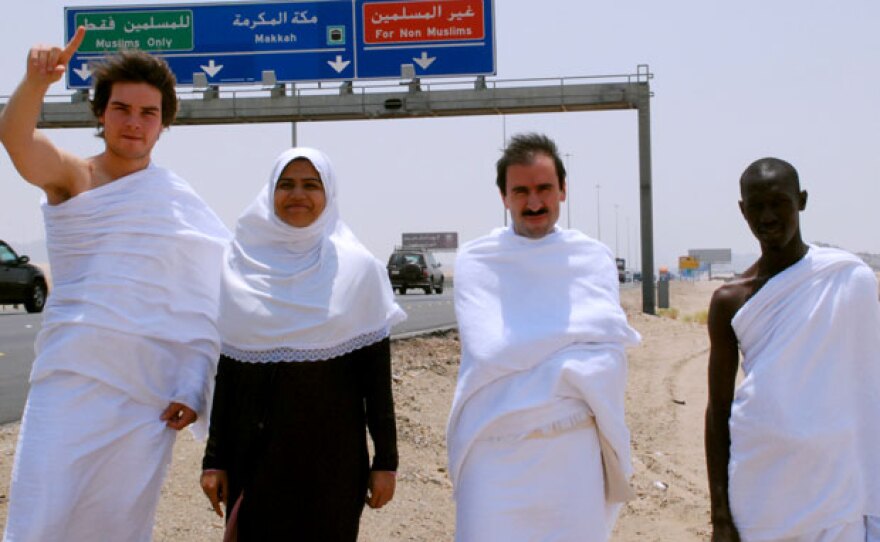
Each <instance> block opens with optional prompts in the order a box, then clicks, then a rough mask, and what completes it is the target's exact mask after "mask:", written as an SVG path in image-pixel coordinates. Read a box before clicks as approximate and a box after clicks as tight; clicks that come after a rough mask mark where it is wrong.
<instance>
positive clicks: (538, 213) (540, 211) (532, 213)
mask: <svg viewBox="0 0 880 542" xmlns="http://www.w3.org/2000/svg"><path fill="white" fill-rule="evenodd" d="M548 212H549V211H548V209H547V208H546V207H543V208H541V209H538V210H537V211H532V210H530V209H526V210H524V211H523V212H522V213H520V214H521V215H522V216H541V215H546V214H547V213H548Z"/></svg>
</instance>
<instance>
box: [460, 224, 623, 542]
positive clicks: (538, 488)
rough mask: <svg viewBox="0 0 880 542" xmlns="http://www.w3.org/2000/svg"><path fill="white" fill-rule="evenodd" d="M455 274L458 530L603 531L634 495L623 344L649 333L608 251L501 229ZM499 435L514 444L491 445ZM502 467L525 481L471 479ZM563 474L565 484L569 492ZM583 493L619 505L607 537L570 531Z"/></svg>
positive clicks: (467, 252)
mask: <svg viewBox="0 0 880 542" xmlns="http://www.w3.org/2000/svg"><path fill="white" fill-rule="evenodd" d="M455 273H456V280H455V310H456V316H457V319H458V324H459V331H460V334H461V345H462V354H461V367H460V369H459V376H458V384H457V387H456V390H455V396H454V399H453V405H452V411H451V413H450V418H449V425H448V428H447V447H448V453H449V472H450V476H451V478H452V480H453V483H454V484H455V496H456V500H457V509H458V516H459V520H458V521H457V523H458V526H457V533H456V537H457V539H458V540H476V539H479V538H480V537H482V536H486V535H485V534H484V532H483V531H482V528H481V527H480V524H490V523H491V524H492V528H493V529H494V531H493V534H492V535H491V536H492V538H491V539H492V540H529V539H533V538H532V537H533V536H538V537H540V536H546V535H548V533H556V534H557V535H558V536H560V538H559V539H561V540H569V539H575V540H593V538H586V537H588V536H595V540H606V539H607V537H608V534H609V532H610V529H611V527H612V526H613V521H614V517H616V511H617V510H618V509H619V506H610V505H611V503H613V502H617V503H619V502H621V501H623V500H625V499H626V498H628V497H629V496H630V495H631V490H630V488H629V484H628V480H629V477H630V476H631V474H632V466H631V461H630V449H629V445H630V444H629V431H628V429H627V427H626V423H625V420H624V409H623V401H624V390H625V386H626V358H625V355H624V351H623V349H624V347H625V346H629V345H635V344H637V343H638V341H639V336H638V334H637V333H636V332H635V331H634V330H633V329H632V328H630V327H629V325H628V324H627V321H626V315H625V313H624V312H623V309H622V308H621V306H620V298H619V290H618V287H619V286H618V280H617V270H616V266H615V264H614V259H613V257H612V255H611V252H610V251H609V250H608V248H607V247H605V246H604V245H603V244H601V243H599V242H598V241H595V240H593V239H591V238H589V237H587V236H586V235H584V234H582V233H580V232H577V231H574V230H560V229H558V228H557V229H555V230H554V231H553V232H552V233H550V234H548V235H547V236H545V237H543V238H541V239H528V238H525V237H522V236H519V235H516V234H515V233H514V232H513V230H512V229H510V228H502V229H497V230H494V231H493V232H492V233H491V234H489V235H488V236H486V237H482V238H480V239H476V240H474V241H471V242H470V243H467V244H466V245H465V246H463V247H462V248H461V250H460V251H459V255H458V258H457V260H456V265H455ZM580 429H588V430H589V431H591V433H582V432H581V431H579V430H580ZM590 439H591V441H592V444H590V442H589V441H590ZM502 443H507V444H508V445H509V444H511V443H512V444H513V448H511V447H510V446H508V448H507V450H493V447H497V446H498V445H499V444H502ZM517 443H519V444H517ZM599 444H602V446H601V448H602V460H601V461H602V466H604V474H603V472H601V470H602V469H601V467H600V465H599V461H600V460H599V448H600V446H599ZM584 446H592V448H593V449H592V450H588V449H585V448H582V447H584ZM571 447H575V448H576V449H574V451H572V449H571ZM530 448H531V449H533V450H531V451H530V450H529V449H530ZM547 450H550V452H547ZM518 454H527V455H528V458H531V459H528V458H526V457H517V456H518ZM554 457H555V458H556V459H558V460H557V461H554V459H553V458H554ZM566 457H576V458H579V459H580V460H581V461H583V463H582V464H577V462H572V461H567V460H566V459H565V458H566ZM523 461H524V462H525V463H529V462H530V461H537V462H540V468H537V469H535V468H531V469H530V468H529V465H528V464H526V465H519V466H518V465H517V463H518V462H520V463H522V462H523ZM477 463H479V465H480V466H479V467H477V468H472V467H473V466H474V465H475V464H477ZM499 465H501V467H500V468H501V469H509V471H508V476H507V478H508V479H509V478H510V475H512V476H521V477H523V479H521V480H512V481H511V484H513V485H514V486H518V487H511V486H510V485H507V486H503V487H502V486H498V487H493V486H492V485H491V484H490V485H488V486H487V485H485V484H480V487H477V488H472V487H471V485H470V484H471V482H472V481H478V480H479V479H480V478H481V477H482V475H486V476H487V477H489V478H492V477H495V478H498V479H499V480H503V479H504V478H505V476H504V474H503V473H497V472H495V471H497V470H498V468H499V467H498V466H499ZM520 467H524V468H520ZM592 468H599V469H600V471H599V473H598V475H595V476H592V477H593V478H594V479H596V483H595V484H593V485H592V486H590V487H580V486H583V485H584V484H580V482H582V481H583V480H584V478H585V477H584V476H579V475H578V474H579V473H578V472H577V471H578V470H583V471H584V472H587V471H589V470H590V469H592ZM594 472H595V471H594ZM496 475H497V476H496ZM586 477H587V478H589V477H590V476H586ZM566 480H569V481H570V482H568V484H567V485H568V487H560V485H566ZM603 480H604V486H605V487H604V488H603V482H602V481H603ZM572 485H578V486H579V487H571V486H572ZM585 492H586V493H590V492H592V493H593V495H592V496H586V497H585V498H586V499H589V500H591V501H592V502H598V503H600V506H599V508H600V509H601V512H602V514H600V515H606V514H604V513H605V512H606V510H605V506H603V505H605V504H608V505H609V506H608V507H607V512H608V514H607V515H606V518H605V520H604V523H605V527H606V528H607V532H606V531H605V530H603V529H602V528H601V526H597V525H594V528H593V529H591V530H590V532H589V533H588V532H584V530H582V529H579V528H578V527H577V526H573V523H576V522H577V520H576V517H577V516H578V515H581V516H586V514H585V513H584V510H581V509H579V508H578V505H579V504H582V503H579V502H578V499H580V500H584V499H581V498H580V497H578V499H575V498H574V497H572V496H573V495H580V496H581V497H584V493H585ZM596 494H598V495H596ZM554 495H557V496H558V497H559V499H560V502H554V497H553V496H554ZM548 500H549V502H548ZM561 512H565V513H561ZM492 516H494V517H495V519H497V521H493V518H492ZM468 517H472V518H474V521H469V520H468V519H467V518H468ZM462 518H464V519H462ZM573 518H574V519H573ZM600 519H602V518H600ZM596 527H598V528H596ZM591 533H592V534H591Z"/></svg>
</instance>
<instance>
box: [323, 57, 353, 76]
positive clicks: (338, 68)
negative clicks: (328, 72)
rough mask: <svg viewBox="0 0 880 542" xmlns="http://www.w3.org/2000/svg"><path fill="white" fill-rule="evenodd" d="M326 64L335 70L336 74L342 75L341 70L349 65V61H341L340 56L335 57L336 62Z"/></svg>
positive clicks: (329, 61)
mask: <svg viewBox="0 0 880 542" xmlns="http://www.w3.org/2000/svg"><path fill="white" fill-rule="evenodd" d="M327 64H330V67H331V68H333V69H334V70H336V73H342V70H344V69H345V67H346V66H348V65H349V64H351V60H342V55H336V61H335V62H334V61H331V60H328V61H327Z"/></svg>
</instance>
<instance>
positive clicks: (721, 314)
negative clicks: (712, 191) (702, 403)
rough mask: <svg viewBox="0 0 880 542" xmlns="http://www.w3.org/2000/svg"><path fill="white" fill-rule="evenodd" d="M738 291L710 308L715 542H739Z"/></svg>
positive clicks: (709, 453)
mask: <svg viewBox="0 0 880 542" xmlns="http://www.w3.org/2000/svg"><path fill="white" fill-rule="evenodd" d="M740 297H741V296H739V295H737V292H736V290H735V288H733V287H730V286H726V287H722V288H720V289H718V290H717V291H716V292H715V294H714V295H713V296H712V302H711V304H710V305H709V322H708V324H709V340H710V343H711V347H710V350H709V405H708V407H707V408H706V433H705V444H706V465H707V468H708V472H709V494H710V497H711V517H712V528H713V533H712V542H738V541H739V533H738V532H737V530H736V526H735V525H734V524H733V516H732V515H731V512H730V502H729V499H728V487H729V484H728V474H727V468H728V465H729V463H730V426H729V422H730V409H731V405H732V403H733V395H734V389H735V386H736V372H737V369H738V366H739V347H738V344H737V340H736V334H735V333H734V331H733V326H732V325H731V320H732V319H733V315H734V314H735V313H736V310H737V309H738V307H739V305H740V304H741V301H740Z"/></svg>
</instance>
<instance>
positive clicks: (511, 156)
mask: <svg viewBox="0 0 880 542" xmlns="http://www.w3.org/2000/svg"><path fill="white" fill-rule="evenodd" d="M538 154H546V155H547V156H549V157H550V158H552V159H553V163H554V164H555V165H556V176H557V177H558V178H559V188H560V189H561V190H565V165H563V163H562V159H561V158H560V157H559V150H558V149H557V148H556V143H554V142H553V140H552V139H550V138H549V137H547V136H545V135H544V134H537V133H528V134H517V135H515V136H513V137H512V138H510V142H509V143H508V144H507V148H506V149H504V154H502V155H501V158H500V159H498V163H497V164H496V169H497V176H496V178H495V184H497V185H498V190H501V194H502V195H503V194H507V168H508V167H509V166H512V165H525V164H531V163H532V161H533V160H534V159H535V155H538Z"/></svg>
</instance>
